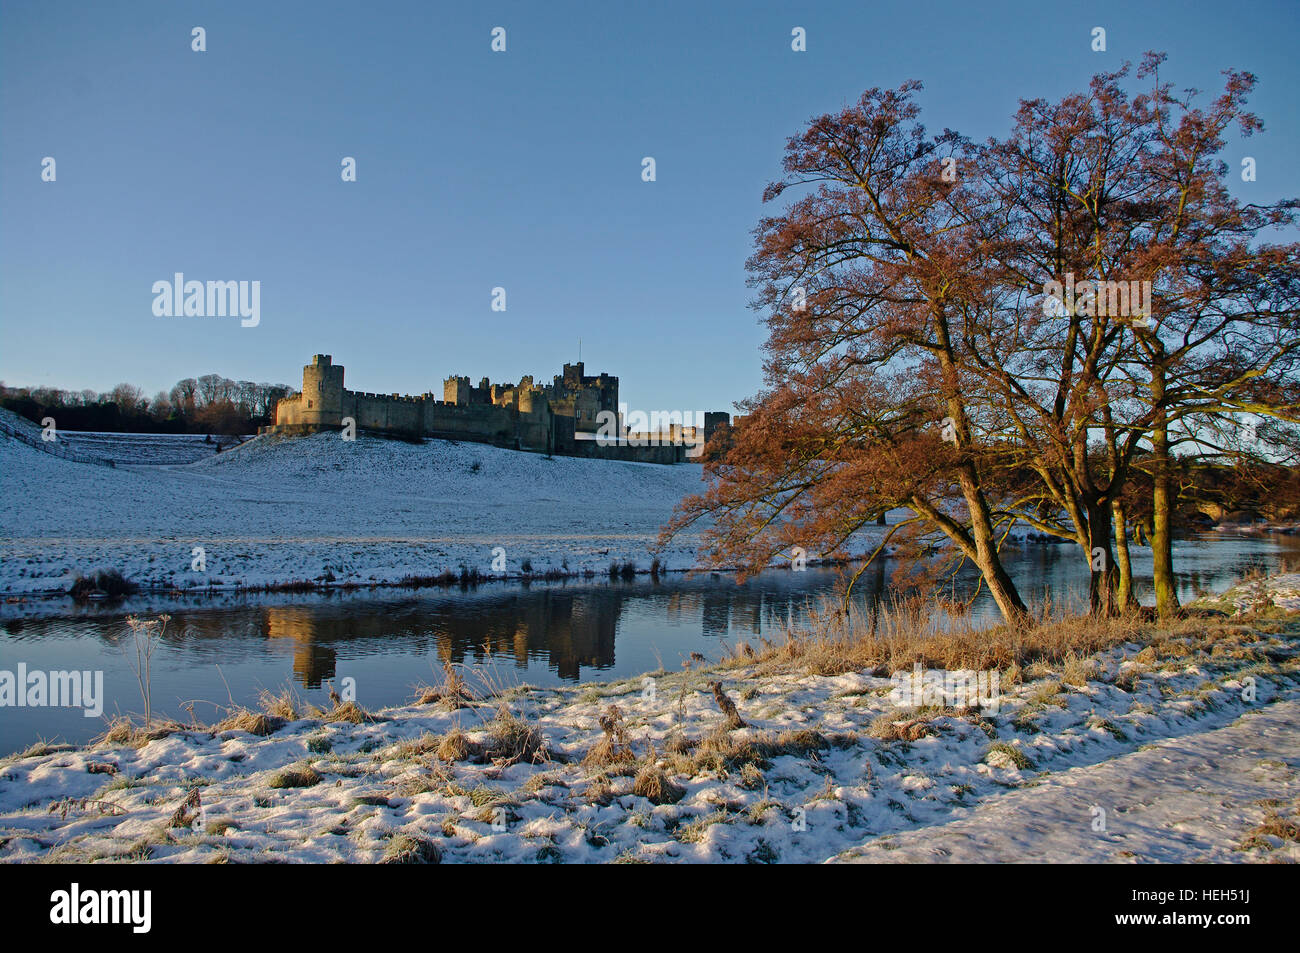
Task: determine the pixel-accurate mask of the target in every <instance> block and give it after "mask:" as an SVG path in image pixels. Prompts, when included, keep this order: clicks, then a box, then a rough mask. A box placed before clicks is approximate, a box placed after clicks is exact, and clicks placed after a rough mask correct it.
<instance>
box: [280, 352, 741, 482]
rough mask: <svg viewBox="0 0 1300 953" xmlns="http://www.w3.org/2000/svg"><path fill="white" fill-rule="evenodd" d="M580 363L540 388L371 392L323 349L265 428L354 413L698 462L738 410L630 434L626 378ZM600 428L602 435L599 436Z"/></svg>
mask: <svg viewBox="0 0 1300 953" xmlns="http://www.w3.org/2000/svg"><path fill="white" fill-rule="evenodd" d="M584 371H585V368H584V366H583V364H582V362H581V361H579V362H578V363H577V364H565V365H564V373H563V374H559V375H556V377H555V378H554V380H553V381H552V383H550V384H542V385H538V384H535V383H534V382H533V378H532V377H531V376H526V377H524V378H523V379H522V380H520V381H519V383H517V384H493V383H490V382H489V380H488V379H487V378H486V377H485V378H483V379H482V380H480V381H479V383H478V386H473V385H471V383H470V379H469V378H468V377H448V378H447V379H446V381H444V382H443V385H442V399H441V400H438V399H437V398H436V397H435V396H434V395H433V394H431V393H425V394H422V395H420V396H418V397H407V396H404V395H401V394H368V393H361V392H359V391H351V390H348V389H346V388H345V387H344V386H343V365H341V364H335V363H334V362H333V359H332V358H331V356H330V355H328V354H317V355H315V356H314V357H313V358H312V359H311V363H310V364H308V365H307V366H306V367H304V368H303V369H302V392H301V393H299V394H294V395H291V396H289V397H285V398H284V399H282V400H281V401H280V402H279V403H278V404H276V407H275V423H274V425H272V426H270V427H265V428H263V430H264V431H265V432H270V433H281V434H294V435H299V434H307V433H315V432H317V431H320V430H338V429H341V428H343V427H344V426H345V425H346V420H347V418H351V420H352V421H353V422H354V423H355V426H356V429H357V430H368V431H372V432H378V433H387V434H393V435H396V436H402V437H408V438H417V437H435V438H439V439H444V440H469V441H475V442H478V443H490V444H494V445H496V446H499V447H508V448H511V449H514V450H528V451H532V452H534V453H547V454H559V455H562V456H573V457H599V458H603V459H610V460H632V461H636V462H641V463H684V462H689V461H696V462H698V461H699V460H700V458H701V457H700V450H701V449H702V444H704V443H707V442H708V441H709V439H710V438H711V437H712V436H713V434H714V432H715V431H717V430H718V428H719V427H725V426H729V425H730V422H731V415H730V414H728V413H726V412H723V411H717V412H709V413H706V414H704V426H703V429H702V432H701V429H700V428H698V427H692V426H689V425H683V424H682V423H677V424H670V425H669V427H668V429H667V430H666V431H662V430H661V431H660V432H654V433H646V432H640V431H638V432H637V433H628V432H627V431H626V429H625V427H626V422H625V421H624V419H623V414H622V411H621V408H620V405H619V402H618V378H617V377H613V376H611V375H609V374H605V373H601V374H599V375H597V376H595V377H588V376H587V375H586V374H585V373H584ZM598 433H600V434H602V437H601V439H597V434H598Z"/></svg>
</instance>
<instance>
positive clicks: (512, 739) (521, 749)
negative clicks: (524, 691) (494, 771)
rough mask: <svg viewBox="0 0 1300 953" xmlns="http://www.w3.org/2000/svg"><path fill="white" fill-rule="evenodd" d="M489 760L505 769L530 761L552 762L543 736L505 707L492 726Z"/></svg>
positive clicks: (498, 713) (501, 709)
mask: <svg viewBox="0 0 1300 953" xmlns="http://www.w3.org/2000/svg"><path fill="white" fill-rule="evenodd" d="M488 734H489V741H488V745H487V756H488V757H489V758H491V759H492V760H493V761H494V762H496V763H498V764H502V765H510V764H517V763H518V762H520V761H527V762H529V763H531V764H539V763H541V762H543V761H549V760H551V756H550V749H549V748H548V746H547V744H546V739H545V738H544V737H542V733H541V732H540V731H538V730H537V729H536V728H534V727H533V726H532V725H529V724H528V723H526V722H525V721H523V720H522V719H520V718H519V717H518V716H517V715H515V714H514V713H513V712H512V711H511V710H510V709H509V708H508V707H506V705H505V703H502V705H501V707H500V708H499V709H498V710H497V716H496V718H495V719H493V721H492V724H491V725H489V726H488Z"/></svg>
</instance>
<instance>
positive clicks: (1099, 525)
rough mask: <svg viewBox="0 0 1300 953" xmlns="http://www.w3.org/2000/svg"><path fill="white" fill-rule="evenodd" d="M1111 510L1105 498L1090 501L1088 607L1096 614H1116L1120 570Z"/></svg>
mask: <svg viewBox="0 0 1300 953" xmlns="http://www.w3.org/2000/svg"><path fill="white" fill-rule="evenodd" d="M1110 516H1111V511H1110V503H1109V502H1108V501H1106V500H1089V501H1088V567H1089V574H1088V609H1089V611H1090V612H1091V613H1092V614H1093V615H1114V614H1115V612H1116V611H1117V603H1116V600H1115V589H1116V584H1117V582H1118V579H1119V573H1118V570H1117V568H1116V565H1115V557H1114V555H1113V553H1112V551H1111V519H1110Z"/></svg>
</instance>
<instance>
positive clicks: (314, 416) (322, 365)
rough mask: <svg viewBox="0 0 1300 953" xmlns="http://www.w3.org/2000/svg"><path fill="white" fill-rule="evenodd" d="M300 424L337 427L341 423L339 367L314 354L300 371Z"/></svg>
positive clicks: (340, 365) (327, 358) (340, 372)
mask: <svg viewBox="0 0 1300 953" xmlns="http://www.w3.org/2000/svg"><path fill="white" fill-rule="evenodd" d="M300 422H301V423H304V424H310V425H314V426H323V427H339V426H342V423H343V365H342V364H335V363H333V360H332V359H331V358H330V356H329V355H328V354H316V355H314V356H313V357H312V359H311V363H310V364H308V365H307V366H306V367H304V368H303V369H302V407H301V421H300Z"/></svg>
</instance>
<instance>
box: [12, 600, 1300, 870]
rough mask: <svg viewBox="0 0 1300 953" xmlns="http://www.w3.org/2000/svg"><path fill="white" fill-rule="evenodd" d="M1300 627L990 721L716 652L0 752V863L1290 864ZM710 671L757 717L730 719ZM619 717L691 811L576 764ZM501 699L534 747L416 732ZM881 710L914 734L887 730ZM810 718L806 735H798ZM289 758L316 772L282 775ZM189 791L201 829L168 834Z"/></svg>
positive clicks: (1167, 639) (1120, 664)
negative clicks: (518, 751) (1284, 818)
mask: <svg viewBox="0 0 1300 953" xmlns="http://www.w3.org/2000/svg"><path fill="white" fill-rule="evenodd" d="M1298 623H1300V620H1297V618H1296V617H1295V616H1289V617H1282V618H1281V619H1280V620H1274V621H1270V622H1265V623H1250V622H1244V623H1241V624H1240V627H1239V629H1238V630H1237V631H1236V632H1235V633H1234V634H1231V635H1215V636H1211V635H1197V634H1192V635H1185V636H1177V637H1175V636H1170V635H1167V634H1166V635H1163V636H1159V637H1157V638H1155V640H1154V641H1153V642H1152V643H1151V644H1149V645H1148V644H1137V643H1135V642H1129V643H1125V644H1122V645H1118V646H1115V647H1113V648H1111V649H1108V650H1105V651H1102V652H1100V653H1098V654H1096V655H1095V656H1094V657H1093V660H1094V663H1095V665H1094V668H1093V673H1094V674H1093V677H1092V678H1090V679H1089V680H1087V681H1086V682H1085V683H1084V684H1081V685H1071V684H1066V683H1064V682H1063V679H1062V672H1061V671H1060V670H1050V669H1049V670H1045V671H1037V670H1036V671H1035V672H1034V677H1032V678H1029V677H1027V678H1026V680H1025V681H1024V683H1022V684H1014V685H1012V684H1009V680H1006V679H1004V680H1003V685H1002V697H1001V699H1000V703H999V705H998V706H997V708H996V710H995V711H994V710H985V711H983V712H973V711H968V710H958V709H951V708H949V709H937V708H931V709H915V708H902V707H898V706H897V705H896V703H895V702H894V701H893V700H892V699H891V697H890V694H891V690H892V688H893V687H894V686H893V683H892V682H891V681H890V680H889V679H888V678H885V677H880V676H878V675H876V674H874V673H867V672H849V673H846V674H841V675H834V676H818V675H811V674H803V673H799V672H788V673H772V672H767V673H763V674H760V673H759V672H758V671H757V670H756V669H755V667H754V666H755V663H753V662H744V663H735V662H726V663H724V662H717V663H713V664H712V665H709V664H707V663H701V666H702V667H700V668H699V669H697V670H690V669H688V670H685V671H682V672H675V673H671V674H670V673H665V672H660V673H654V674H652V675H648V676H645V677H635V678H630V679H624V680H621V681H617V682H611V683H604V684H587V685H580V686H577V687H569V688H558V689H546V690H542V689H534V688H529V687H527V686H516V687H515V688H513V689H511V690H509V691H505V692H504V693H501V694H499V695H497V696H496V697H491V698H484V699H483V700H481V701H476V702H472V703H471V704H469V705H468V706H467V707H463V708H460V709H458V710H447V709H446V708H444V707H440V706H439V705H438V704H436V703H434V704H412V705H408V706H402V707H398V708H392V709H387V710H384V711H381V712H376V713H373V716H372V717H371V718H370V719H367V720H365V721H362V722H360V723H358V724H352V723H348V722H329V721H324V720H322V719H321V718H320V717H319V716H311V717H299V718H297V719H296V720H294V721H291V722H289V723H288V724H285V725H284V726H283V727H280V728H279V729H278V730H276V731H274V732H273V733H271V734H269V735H266V736H264V737H263V736H257V735H252V734H248V733H246V732H242V731H222V732H214V731H212V730H209V729H205V728H201V727H197V726H196V727H193V728H189V729H184V730H179V731H176V732H174V733H172V734H169V735H167V736H166V737H162V738H158V739H156V740H153V741H151V742H149V743H147V744H145V745H143V746H142V747H139V748H133V747H130V746H126V745H115V744H101V745H100V746H98V747H82V748H77V747H66V748H57V749H53V750H48V751H40V750H38V751H34V752H32V753H30V754H29V755H27V756H23V755H19V756H15V757H13V758H11V759H8V760H7V761H5V762H0V860H4V861H30V860H37V859H42V858H45V859H56V860H64V861H86V860H96V859H110V858H118V857H128V856H130V857H135V858H145V857H147V858H149V859H152V860H155V861H160V862H161V861H181V862H198V861H206V860H212V859H218V858H225V859H231V860H246V861H267V860H288V861H309V862H371V861H376V860H379V859H381V858H382V857H384V855H385V852H386V851H388V850H389V849H390V848H391V846H392V845H393V844H394V843H395V842H396V841H395V838H397V837H398V836H399V835H401V836H415V837H420V838H425V839H427V840H429V841H431V842H432V843H434V844H436V845H437V847H438V848H439V850H440V853H441V857H442V859H443V860H444V862H483V861H493V862H498V861H510V862H534V861H552V860H560V861H566V862H609V861H613V860H616V859H621V860H642V861H652V862H741V861H745V860H749V861H757V862H773V861H779V862H821V861H829V860H869V861H875V860H899V859H916V860H920V859H925V860H935V859H956V860H980V861H1006V860H1038V861H1046V862H1071V861H1092V860H1116V861H1118V860H1131V861H1189V860H1205V859H1208V860H1215V861H1228V860H1242V861H1254V860H1272V859H1292V858H1293V854H1292V853H1291V852H1292V851H1293V849H1294V846H1295V845H1294V843H1292V842H1288V841H1285V840H1283V839H1282V838H1279V837H1272V838H1270V837H1268V836H1262V835H1261V836H1255V837H1252V833H1251V832H1252V830H1254V829H1255V828H1257V827H1258V826H1259V825H1260V824H1261V823H1262V822H1263V821H1264V820H1265V818H1266V816H1267V812H1268V811H1269V810H1270V809H1278V808H1281V809H1282V810H1284V811H1286V812H1288V813H1294V812H1295V811H1296V810H1297V809H1300V801H1297V800H1296V797H1297V794H1298V793H1300V780H1298V779H1297V768H1300V722H1298V721H1297V714H1300V652H1297V643H1296V636H1297V634H1300V626H1298ZM713 679H718V680H720V681H721V683H722V685H723V688H724V690H725V691H726V692H727V693H728V695H729V696H730V697H731V698H732V700H734V701H735V703H736V704H737V706H738V708H739V714H740V717H741V718H742V719H743V720H744V722H745V726H744V727H740V728H736V729H734V730H731V731H729V732H726V731H725V728H724V721H725V719H724V716H723V714H722V713H721V712H720V711H719V709H718V708H717V706H716V704H715V701H714V696H713V693H712V691H711V689H710V682H711V680H713ZM611 704H616V705H617V706H618V708H619V709H620V710H621V712H622V718H623V723H624V724H625V726H626V729H627V737H628V743H629V744H630V746H631V749H632V751H633V753H634V755H635V757H637V758H638V759H644V758H648V757H654V758H655V759H656V760H657V763H658V764H659V765H660V766H661V767H662V769H663V770H664V771H665V772H666V773H667V774H668V775H669V776H670V777H671V780H672V781H673V783H675V784H677V785H678V786H680V788H681V789H682V792H683V796H682V798H681V799H680V800H679V801H677V802H676V803H664V804H657V805H656V804H654V803H652V802H651V801H650V800H648V799H647V798H646V797H643V796H641V795H639V794H637V793H634V791H633V787H634V778H633V777H632V774H631V773H627V774H620V773H618V772H609V773H602V772H600V771H598V770H596V769H592V768H588V767H584V765H583V764H582V763H581V761H582V758H583V756H584V755H585V754H586V753H587V752H588V751H590V750H591V748H592V747H593V745H595V743H596V742H597V741H598V740H600V739H601V738H602V737H603V733H602V728H601V726H600V718H601V716H602V715H603V714H606V713H607V712H608V709H609V706H610V705H611ZM502 706H505V707H506V708H507V709H508V710H509V711H510V712H511V713H512V715H513V716H514V717H516V718H518V719H520V720H522V721H523V722H524V723H525V724H527V725H530V726H533V727H534V728H535V729H536V730H537V731H539V732H540V733H541V735H542V736H543V737H544V739H545V741H546V743H547V746H548V748H549V751H550V759H549V760H545V761H541V762H539V763H531V762H529V761H527V760H525V761H520V762H515V763H512V762H510V761H509V760H508V759H501V758H498V759H496V760H493V759H491V758H482V759H479V760H478V761H475V760H472V759H471V760H461V761H457V762H455V763H444V762H441V761H439V760H438V758H437V756H436V754H435V753H434V752H433V751H432V750H431V749H430V747H429V745H423V746H422V745H420V744H416V743H414V742H418V741H420V740H421V739H425V740H429V739H432V740H433V741H436V740H437V739H438V738H439V737H442V736H445V735H446V734H447V733H448V732H451V731H453V730H454V729H460V730H463V731H464V732H465V733H466V734H467V735H468V738H469V740H470V741H471V742H475V743H479V744H486V743H487V742H488V740H489V738H490V733H491V731H492V725H493V723H494V719H496V718H498V717H499V715H498V712H499V711H500V709H501V708H502ZM882 718H883V719H884V720H885V721H887V722H890V723H899V722H905V723H907V724H910V725H913V726H914V727H919V728H920V729H921V730H920V731H918V732H916V733H915V734H914V735H912V734H909V735H908V737H910V738H911V739H912V740H901V739H894V740H888V739H886V738H882V737H880V735H881V733H882V732H881V731H880V730H879V726H880V724H881V719H882ZM802 730H808V731H814V732H818V733H820V738H821V740H819V741H817V742H816V743H814V744H812V745H803V746H799V745H795V744H793V743H792V742H791V741H790V740H789V739H792V738H793V739H797V738H798V736H797V735H792V734H787V733H788V732H797V731H802ZM719 733H722V734H721V737H725V738H727V739H729V743H730V744H732V745H733V746H734V745H735V744H736V743H738V742H743V741H750V742H754V743H758V744H766V745H769V746H770V745H772V744H773V743H774V742H776V743H780V744H784V745H785V747H784V748H780V749H773V748H771V747H769V748H768V752H769V756H767V757H764V758H756V759H751V763H750V765H749V767H747V768H746V767H744V766H742V765H741V764H740V763H738V762H735V761H733V762H732V763H730V764H727V763H713V764H709V763H707V762H699V761H697V762H695V763H691V762H689V761H688V760H687V759H683V758H678V759H674V758H673V757H671V756H670V755H669V752H670V751H672V750H673V749H672V742H673V739H674V738H675V737H686V738H690V739H693V740H696V741H699V740H702V739H707V738H710V737H714V738H717V737H719V736H720V735H719ZM783 739H784V740H783ZM652 751H653V752H654V753H655V754H654V755H653V756H652V755H651V754H650V753H651V752H652ZM294 764H308V765H310V767H311V768H312V770H314V771H315V772H317V773H318V775H319V777H320V781H319V783H316V784H313V785H311V786H308V787H295V788H285V787H279V786H274V785H273V784H272V779H273V777H274V776H275V775H276V772H278V771H280V770H281V769H283V768H285V767H286V766H289V765H294ZM93 765H108V766H111V767H110V768H109V769H108V770H110V771H111V772H113V773H110V774H104V773H92V766H93ZM95 770H96V771H101V770H104V769H103V768H96V769H95ZM195 789H197V790H198V791H199V792H200V798H201V802H202V813H201V816H200V817H199V821H200V823H199V830H197V831H195V830H191V829H190V828H189V827H182V828H168V827H167V822H168V819H169V818H170V817H171V816H172V812H173V811H175V810H176V809H177V808H178V807H179V806H180V805H181V803H182V801H183V800H184V799H185V798H186V796H187V794H188V793H189V792H191V791H193V790H195ZM68 799H71V800H70V801H69V800H68ZM1094 807H1097V808H1100V809H1102V810H1104V811H1105V819H1106V827H1105V829H1104V830H1094V822H1095V820H1096V818H1097V817H1098V815H1097V814H1096V813H1095V812H1094V811H1093V808H1094ZM494 825H495V826H494Z"/></svg>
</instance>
